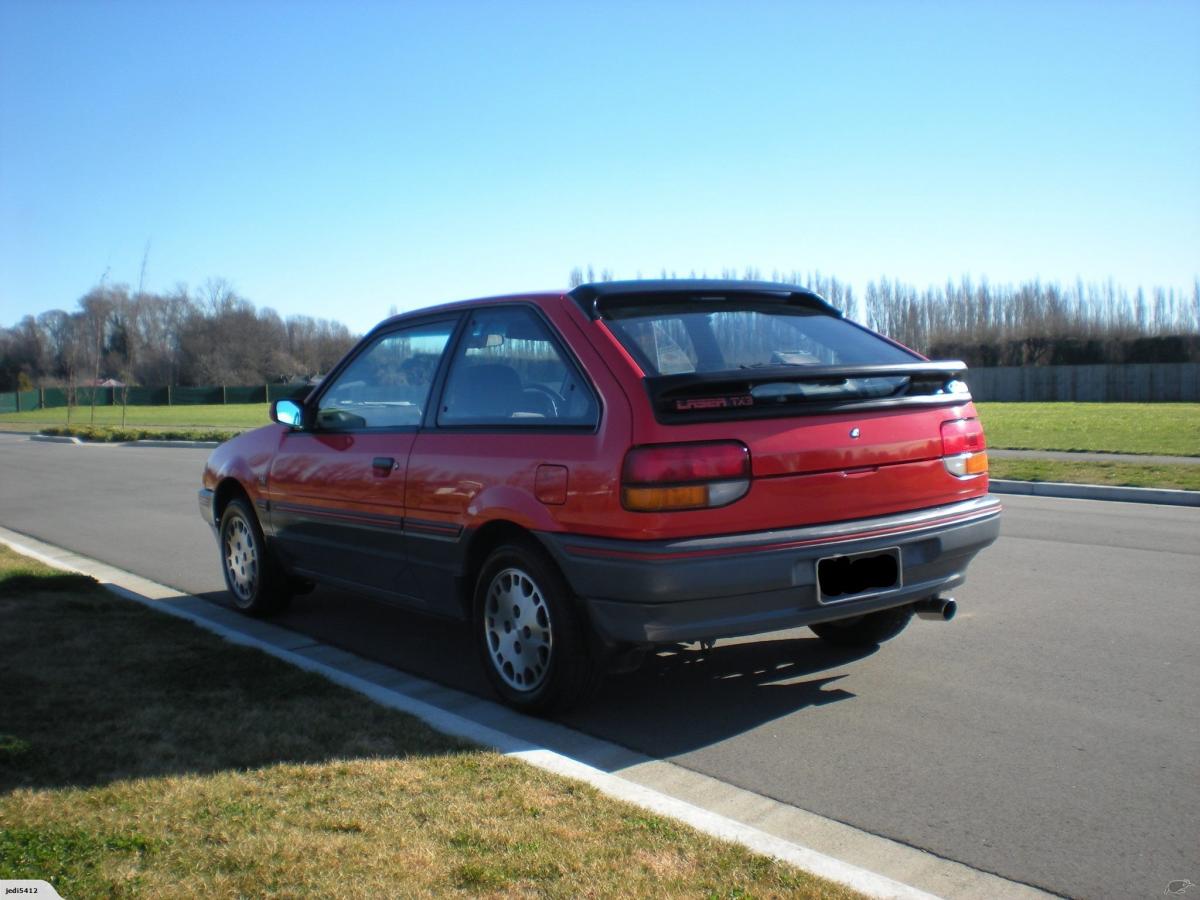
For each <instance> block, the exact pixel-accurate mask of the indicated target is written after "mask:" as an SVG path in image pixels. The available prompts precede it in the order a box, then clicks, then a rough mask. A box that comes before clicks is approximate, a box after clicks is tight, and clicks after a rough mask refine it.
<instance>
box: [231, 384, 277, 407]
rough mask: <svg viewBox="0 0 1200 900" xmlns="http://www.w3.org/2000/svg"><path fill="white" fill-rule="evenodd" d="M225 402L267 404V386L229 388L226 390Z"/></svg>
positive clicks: (255, 385)
mask: <svg viewBox="0 0 1200 900" xmlns="http://www.w3.org/2000/svg"><path fill="white" fill-rule="evenodd" d="M225 402H226V403H266V402H267V386H266V385H265V384H254V385H250V386H249V387H227V388H225Z"/></svg>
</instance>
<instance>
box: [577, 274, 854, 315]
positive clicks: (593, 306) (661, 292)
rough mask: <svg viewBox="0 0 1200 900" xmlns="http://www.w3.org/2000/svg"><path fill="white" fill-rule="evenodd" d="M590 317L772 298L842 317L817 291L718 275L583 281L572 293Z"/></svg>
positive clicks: (773, 300) (776, 301) (796, 286)
mask: <svg viewBox="0 0 1200 900" xmlns="http://www.w3.org/2000/svg"><path fill="white" fill-rule="evenodd" d="M568 296H569V297H571V299H572V300H574V301H575V302H576V304H578V306H579V308H580V309H581V310H583V313H584V315H586V316H588V317H589V318H591V319H604V318H609V317H612V316H614V315H620V311H621V310H622V309H628V308H630V307H638V306H644V305H646V304H655V305H657V304H662V303H673V302H674V303H682V302H690V303H697V302H701V303H702V302H704V301H709V300H711V301H713V302H724V303H728V302H731V301H743V302H751V301H757V302H764V301H765V302H771V303H780V304H786V305H789V306H799V307H802V308H804V309H809V310H812V311H813V312H818V313H822V314H824V315H827V316H836V317H837V318H839V319H840V318H842V313H841V310H839V309H837V308H836V307H834V306H831V305H830V304H829V303H827V302H826V301H825V300H824V299H822V298H821V297H820V296H819V295H818V294H815V293H813V292H812V291H810V290H808V289H807V288H803V287H800V286H799V285H795V284H777V283H775V282H773V281H721V280H716V279H695V280H690V279H679V280H675V279H671V280H667V281H602V282H599V283H597V284H581V285H579V287H577V288H575V289H574V290H572V291H571V292H570V293H569V294H568Z"/></svg>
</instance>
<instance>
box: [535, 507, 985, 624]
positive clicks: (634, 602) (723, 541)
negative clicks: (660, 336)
mask: <svg viewBox="0 0 1200 900" xmlns="http://www.w3.org/2000/svg"><path fill="white" fill-rule="evenodd" d="M999 533H1000V504H999V502H998V501H996V500H994V499H992V498H991V497H981V498H978V499H975V500H968V501H964V502H961V503H955V504H951V505H948V506H942V507H937V508H935V509H928V510H921V511H919V512H913V513H904V514H901V515H894V516H882V517H879V518H873V519H859V520H857V521H854V522H843V523H837V524H833V525H821V526H809V527H804V528H795V529H789V530H786V531H769V532H754V533H749V534H739V535H725V536H722V537H719V538H696V539H688V540H677V541H623V540H611V539H605V538H590V537H579V536H572V535H563V534H547V533H541V534H539V537H540V538H542V540H543V542H544V543H545V544H546V546H547V548H548V549H549V551H550V552H551V554H553V556H554V557H555V558H556V559H557V561H558V563H559V565H560V567H561V569H562V571H563V573H564V575H565V576H566V578H567V580H568V581H569V582H570V584H571V587H572V588H573V589H574V591H575V593H576V594H577V595H578V596H580V597H581V598H583V601H584V603H585V605H586V606H587V609H588V612H589V615H590V617H591V621H592V625H593V627H594V628H595V629H596V630H597V632H599V634H600V635H601V637H603V638H604V639H606V640H608V641H621V642H633V643H667V642H672V641H692V640H701V639H706V638H717V637H732V636H735V635H744V634H758V633H761V632H766V631H776V630H779V629H783V628H793V627H796V626H800V625H809V624H813V623H816V622H828V621H834V620H837V619H843V618H848V617H851V616H857V615H861V614H862V613H865V612H872V611H874V610H878V609H887V608H890V607H893V606H901V605H904V604H906V603H911V602H913V601H915V600H920V599H922V598H924V597H928V596H931V595H933V594H936V593H938V592H939V591H945V590H950V589H952V588H954V587H957V586H958V585H960V584H962V583H963V581H964V580H965V577H966V576H965V573H966V568H967V564H968V563H969V562H970V561H971V559H972V558H973V557H974V556H975V554H976V553H978V552H979V551H980V550H982V549H983V548H984V547H986V546H988V544H990V543H992V542H993V541H994V540H995V539H996V538H997V536H998V535H999ZM891 547H896V548H899V550H900V560H901V579H900V584H899V586H897V587H894V588H890V589H888V590H884V591H881V592H877V593H864V594H861V595H851V596H850V597H848V598H846V599H840V600H838V601H837V602H830V603H823V602H821V599H820V598H819V592H818V590H817V574H816V568H817V561H818V560H820V559H822V558H824V557H828V556H841V555H850V554H855V553H863V552H869V551H872V550H882V549H885V548H891Z"/></svg>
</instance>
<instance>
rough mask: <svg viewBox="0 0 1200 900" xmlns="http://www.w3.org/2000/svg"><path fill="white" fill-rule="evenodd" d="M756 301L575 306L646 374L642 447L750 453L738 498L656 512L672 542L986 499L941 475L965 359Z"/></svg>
mask: <svg viewBox="0 0 1200 900" xmlns="http://www.w3.org/2000/svg"><path fill="white" fill-rule="evenodd" d="M766 288H767V289H764V288H762V287H759V288H751V289H746V288H741V287H739V286H736V283H735V285H734V286H732V287H728V288H724V289H722V288H718V287H710V286H708V285H704V286H699V287H696V288H689V289H682V290H675V291H670V290H663V289H658V290H655V291H653V292H646V293H638V292H637V291H633V290H631V291H628V292H620V291H617V292H614V293H610V294H604V293H600V294H598V295H596V296H592V297H590V298H578V297H577V299H584V300H585V303H584V304H583V305H584V307H585V311H587V312H589V313H590V315H591V316H592V317H593V318H594V319H596V320H597V325H598V327H600V328H602V329H604V330H605V331H607V332H608V333H609V334H610V335H611V337H612V339H613V340H614V341H615V342H616V343H617V344H618V345H619V346H620V347H621V348H622V349H623V350H624V351H625V354H624V355H626V356H627V357H628V359H629V361H630V362H632V363H633V365H634V366H636V367H637V369H639V370H640V372H639V373H638V374H639V375H640V376H641V377H640V378H639V379H638V380H639V381H640V386H639V388H640V390H641V391H642V392H644V395H645V397H646V400H647V402H648V404H649V409H650V411H651V413H652V417H647V416H643V417H637V416H635V440H636V442H637V443H638V444H643V445H646V444H648V445H659V444H677V443H684V444H694V445H695V446H696V452H697V453H698V454H703V453H704V445H705V444H706V443H709V442H720V441H730V440H735V441H739V442H741V443H743V444H744V445H745V446H746V447H747V448H748V449H749V465H750V474H751V475H752V481H751V485H750V487H749V489H748V491H747V493H746V495H745V496H744V497H742V498H739V499H738V500H736V501H735V502H732V503H729V504H727V505H724V506H722V507H721V508H719V509H703V510H695V509H694V510H690V511H677V512H670V513H664V514H663V515H668V516H670V517H672V518H671V519H670V521H672V522H674V523H676V525H678V528H676V527H671V528H669V529H668V530H669V531H671V532H673V533H688V532H689V530H690V532H691V533H699V532H700V531H703V530H709V529H711V528H712V527H713V526H714V525H716V524H717V523H718V522H719V523H721V524H722V525H723V526H724V527H722V530H729V531H733V530H741V529H742V528H748V529H752V530H758V529H762V528H776V527H789V526H796V525H803V524H814V523H818V522H831V521H841V520H845V519H853V518H863V517H867V516H872V515H885V514H890V513H895V512H902V511H907V510H912V509H921V508H927V507H931V506H937V505H941V504H946V503H952V502H955V501H957V500H962V499H967V498H969V497H974V496H979V495H981V494H984V493H986V491H987V478H986V475H983V476H979V475H971V476H967V477H960V476H957V475H955V474H953V473H952V472H951V471H950V470H949V469H948V467H947V465H946V464H945V463H944V457H945V456H946V454H947V451H948V450H954V451H955V452H957V451H958V449H960V448H959V445H958V444H954V445H953V446H951V444H948V443H947V434H949V435H950V436H951V437H952V438H954V437H955V435H957V434H958V432H959V431H961V430H962V429H963V427H964V425H963V424H961V423H963V422H964V420H967V421H970V420H974V419H975V411H974V407H973V406H972V405H971V400H970V395H969V393H968V392H967V388H966V384H965V382H964V381H963V375H964V372H965V366H964V365H963V364H962V363H961V362H931V361H929V360H926V359H924V358H923V357H921V356H920V355H919V354H916V353H914V352H912V351H911V350H908V349H907V348H905V347H902V346H900V345H898V344H896V343H894V342H892V341H889V340H887V339H886V338H884V337H882V336H880V335H878V334H875V333H874V332H872V331H870V330H868V329H866V328H863V327H862V326H859V325H857V324H855V323H853V322H851V321H849V320H847V319H845V318H843V317H842V316H841V315H840V314H839V313H838V312H837V311H836V310H834V309H833V308H832V307H830V306H829V305H828V304H826V303H825V302H824V301H822V300H821V299H820V298H819V297H816V296H815V295H813V294H810V293H808V292H807V291H803V290H801V289H796V288H787V287H785V286H779V285H770V286H766ZM586 301H590V308H589V304H588V303H587V302H586ZM639 419H640V421H638V420H639ZM946 423H960V424H952V425H947V424H946ZM971 428H972V429H974V430H977V423H976V424H975V425H974V426H971ZM955 439H956V440H957V438H955ZM951 443H953V441H952V442H951ZM960 443H961V442H960ZM971 449H972V450H981V449H982V434H981V433H980V434H979V435H978V437H977V439H975V441H974V443H973V444H972V445H971ZM661 524H663V523H662V522H660V523H659V525H661ZM679 529H682V530H679Z"/></svg>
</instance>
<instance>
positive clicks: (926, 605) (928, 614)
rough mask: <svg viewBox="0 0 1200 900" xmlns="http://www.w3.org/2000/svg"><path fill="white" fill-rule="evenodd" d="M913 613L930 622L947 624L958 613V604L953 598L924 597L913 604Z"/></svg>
mask: <svg viewBox="0 0 1200 900" xmlns="http://www.w3.org/2000/svg"><path fill="white" fill-rule="evenodd" d="M913 611H914V612H915V613H916V614H917V615H918V616H920V617H921V618H922V619H929V620H930V621H931V622H949V621H950V620H951V619H953V618H954V614H955V613H956V612H958V604H957V603H955V602H954V598H953V597H926V598H925V599H924V600H918V601H917V602H916V603H914V604H913Z"/></svg>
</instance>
